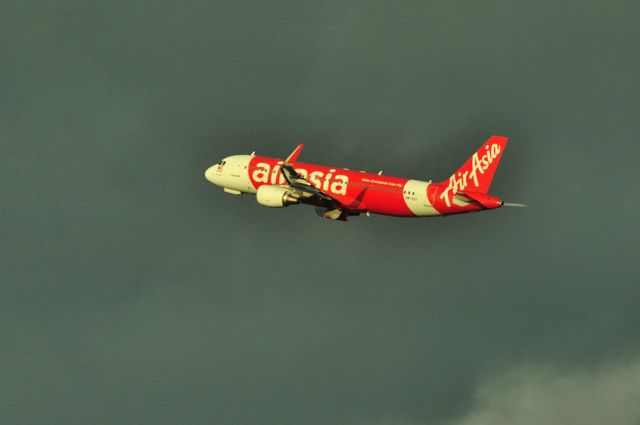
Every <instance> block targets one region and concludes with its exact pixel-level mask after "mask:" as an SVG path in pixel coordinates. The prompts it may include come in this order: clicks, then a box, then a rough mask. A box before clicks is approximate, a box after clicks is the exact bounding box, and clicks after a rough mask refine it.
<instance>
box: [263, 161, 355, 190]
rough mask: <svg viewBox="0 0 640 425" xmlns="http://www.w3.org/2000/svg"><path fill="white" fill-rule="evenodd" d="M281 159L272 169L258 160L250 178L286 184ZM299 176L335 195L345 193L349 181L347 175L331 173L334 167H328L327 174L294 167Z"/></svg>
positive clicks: (268, 182)
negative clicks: (281, 169)
mask: <svg viewBox="0 0 640 425" xmlns="http://www.w3.org/2000/svg"><path fill="white" fill-rule="evenodd" d="M281 165H282V161H278V163H277V164H276V165H274V167H273V170H272V169H271V165H269V164H268V163H266V162H259V163H258V164H256V169H255V170H253V172H252V173H251V179H252V180H253V181H254V182H256V183H267V184H286V183H287V182H286V180H285V179H284V176H283V175H282V173H281V172H280V168H281V167H280V166H281ZM295 170H296V172H297V173H298V174H300V176H301V177H304V178H305V179H307V180H308V181H309V182H310V183H311V184H312V185H314V186H315V187H316V188H318V189H320V190H323V191H327V192H329V193H334V194H336V195H346V194H347V184H348V183H349V177H347V176H345V175H342V174H335V175H334V174H333V173H335V172H336V170H335V169H334V168H332V169H330V170H329V172H328V173H327V174H325V173H324V172H322V171H312V172H311V173H309V172H308V171H307V170H305V169H304V168H296V169H295Z"/></svg>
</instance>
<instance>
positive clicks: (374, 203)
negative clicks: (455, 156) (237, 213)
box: [205, 155, 502, 217]
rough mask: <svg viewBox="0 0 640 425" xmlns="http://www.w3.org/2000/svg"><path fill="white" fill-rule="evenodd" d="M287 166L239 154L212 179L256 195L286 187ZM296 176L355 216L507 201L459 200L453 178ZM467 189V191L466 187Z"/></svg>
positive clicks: (457, 209) (325, 170) (458, 209)
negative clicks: (435, 180) (266, 188)
mask: <svg viewBox="0 0 640 425" xmlns="http://www.w3.org/2000/svg"><path fill="white" fill-rule="evenodd" d="M283 163H284V161H283V160H281V159H278V158H270V157H265V156H254V155H234V156H229V157H227V158H225V159H224V160H222V161H221V162H220V164H216V165H214V166H212V167H210V168H209V169H208V170H207V171H206V173H205V176H206V178H207V180H209V181H211V182H212V183H214V184H216V185H218V186H221V187H223V188H224V189H225V191H226V192H229V193H233V194H237V195H239V194H243V193H251V194H255V193H257V192H258V190H259V188H260V187H261V186H264V185H272V186H283V187H286V185H287V182H286V181H285V178H284V176H283V174H282V172H281V168H282V165H283ZM293 167H294V168H295V171H296V172H297V173H298V174H299V175H301V176H303V177H304V178H305V179H306V180H308V181H309V182H310V183H311V184H312V185H313V186H315V187H316V188H317V189H319V190H321V191H322V192H324V193H326V194H327V195H329V196H331V197H332V198H334V199H336V200H338V201H339V202H340V204H342V205H344V206H346V207H347V208H348V210H349V211H351V212H353V213H360V212H369V213H374V214H384V215H390V216H399V217H429V216H439V215H450V214H460V213H467V212H475V211H480V210H484V209H491V208H498V207H500V206H501V205H502V201H501V200H499V199H498V198H494V197H491V196H489V195H483V196H484V197H485V198H486V199H484V200H483V203H482V204H480V203H479V202H473V201H470V200H469V199H467V198H460V197H456V196H455V195H456V193H457V192H458V190H459V189H460V187H459V186H460V185H459V184H458V183H457V182H456V181H452V179H450V180H448V181H445V182H440V183H432V182H431V181H421V180H413V179H407V178H401V177H393V176H388V175H380V174H372V173H367V172H364V171H354V170H350V169H347V168H340V167H329V166H324V165H317V164H309V163H303V162H295V164H294V165H293ZM463 189H464V188H463Z"/></svg>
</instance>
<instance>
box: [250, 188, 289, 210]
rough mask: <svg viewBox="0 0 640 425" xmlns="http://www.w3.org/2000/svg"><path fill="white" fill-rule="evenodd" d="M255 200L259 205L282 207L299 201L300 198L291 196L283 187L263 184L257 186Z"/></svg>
mask: <svg viewBox="0 0 640 425" xmlns="http://www.w3.org/2000/svg"><path fill="white" fill-rule="evenodd" d="M256 200H257V201H258V203H259V204H260V205H264V206H265V207H271V208H282V207H286V206H287V205H291V204H297V203H299V202H300V199H298V198H296V197H295V196H293V195H292V194H291V192H289V191H288V190H287V189H285V188H284V187H282V186H275V185H271V184H265V185H262V186H260V187H259V188H258V192H257V193H256Z"/></svg>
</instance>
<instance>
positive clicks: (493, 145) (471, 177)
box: [443, 136, 509, 194]
mask: <svg viewBox="0 0 640 425" xmlns="http://www.w3.org/2000/svg"><path fill="white" fill-rule="evenodd" d="M508 140H509V139H507V138H506V137H502V136H491V137H489V139H488V140H487V141H486V142H485V144H484V145H482V146H481V147H480V149H478V150H477V151H476V153H474V154H473V155H472V156H471V158H469V159H468V160H467V162H465V163H464V164H463V165H462V167H460V168H459V169H458V170H457V171H456V172H455V173H453V174H452V175H451V177H449V181H448V184H449V187H448V189H449V190H448V191H453V194H455V193H457V192H461V191H463V190H469V191H472V192H479V193H487V192H489V186H491V180H493V175H494V174H495V172H496V169H497V168H498V164H499V163H500V158H501V157H502V153H503V152H504V148H505V146H506V145H507V141H508ZM443 183H446V182H443Z"/></svg>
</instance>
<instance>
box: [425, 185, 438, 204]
mask: <svg viewBox="0 0 640 425" xmlns="http://www.w3.org/2000/svg"><path fill="white" fill-rule="evenodd" d="M437 194H438V187H437V186H434V185H432V184H431V183H429V186H427V199H428V200H429V203H430V204H431V205H435V204H436V195H437Z"/></svg>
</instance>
